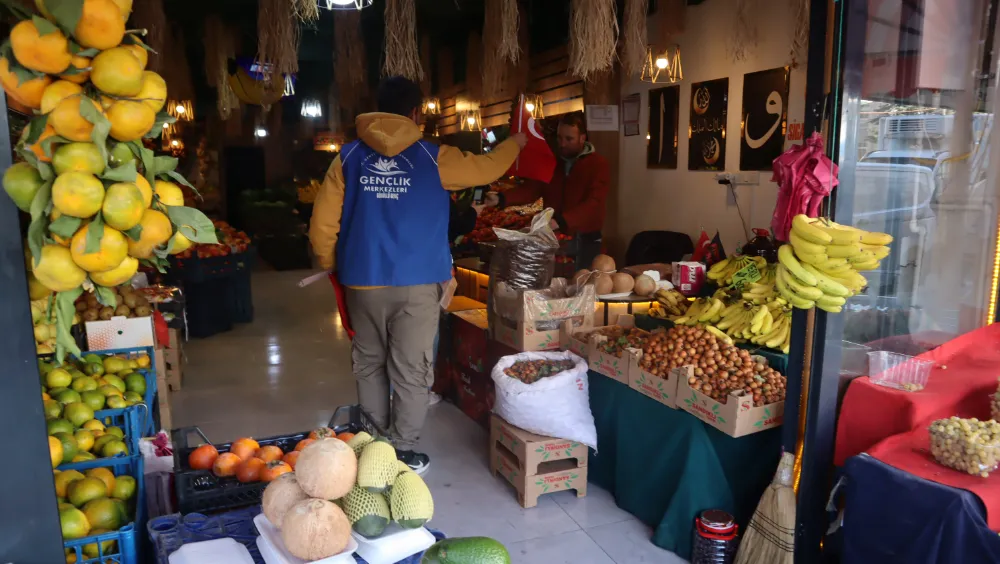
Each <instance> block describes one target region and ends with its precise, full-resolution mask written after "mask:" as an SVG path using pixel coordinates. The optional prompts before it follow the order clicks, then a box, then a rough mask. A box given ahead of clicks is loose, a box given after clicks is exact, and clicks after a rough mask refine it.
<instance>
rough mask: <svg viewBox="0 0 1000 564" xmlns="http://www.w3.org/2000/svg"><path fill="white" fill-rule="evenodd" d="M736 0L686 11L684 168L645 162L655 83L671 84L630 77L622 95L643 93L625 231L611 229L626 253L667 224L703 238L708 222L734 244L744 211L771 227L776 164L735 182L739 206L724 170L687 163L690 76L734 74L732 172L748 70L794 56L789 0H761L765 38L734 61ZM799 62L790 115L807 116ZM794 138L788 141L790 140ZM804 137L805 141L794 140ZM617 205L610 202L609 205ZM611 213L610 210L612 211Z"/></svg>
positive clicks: (712, 1) (624, 159) (630, 148)
mask: <svg viewBox="0 0 1000 564" xmlns="http://www.w3.org/2000/svg"><path fill="white" fill-rule="evenodd" d="M734 5H735V2H733V1H732V0H706V1H705V2H704V3H702V4H699V5H696V6H688V8H687V13H686V14H685V17H684V32H683V33H682V34H680V35H678V36H676V37H675V39H674V41H673V42H675V43H678V44H679V45H680V48H681V55H682V63H683V69H684V80H683V81H682V82H681V83H680V87H681V88H680V111H679V116H678V118H679V119H678V121H679V124H678V136H679V141H678V155H677V163H678V164H677V169H675V170H665V169H651V168H647V167H646V133H647V128H648V119H649V116H648V104H649V100H648V96H647V94H648V91H649V90H650V89H651V88H660V87H662V86H665V85H660V84H658V85H652V84H649V83H646V82H641V81H640V80H639V78H638V77H635V78H634V79H632V80H625V81H623V84H622V97H623V98H624V97H625V96H627V95H629V94H634V93H636V92H638V93H640V94H641V97H642V100H641V104H640V108H641V109H640V117H639V135H636V136H630V137H622V138H621V140H622V142H621V144H620V148H619V151H620V154H619V157H620V167H619V171H620V172H619V178H618V179H619V183H618V185H619V187H618V202H617V203H618V211H617V218H618V222H617V225H618V226H620V227H619V230H618V233H615V234H606V235H610V236H609V237H606V238H607V239H610V240H611V241H613V242H614V243H613V245H614V246H613V249H612V250H613V252H614V253H615V254H616V255H617V256H619V257H624V253H625V248H626V246H627V244H628V241H629V240H631V238H632V236H633V235H635V234H636V233H638V232H640V231H649V230H667V231H679V232H682V233H687V234H689V235H690V236H691V238H692V240H693V241H696V240H697V237H698V234H699V233H700V231H701V229H703V228H704V229H705V230H706V231H708V232H709V236H711V235H712V234H713V233H714V232H715V230H716V229H718V230H719V232H720V234H721V236H722V241H723V244H724V246H725V248H726V251H727V252H732V250H733V248H734V247H735V246H736V245H737V243H738V242H746V240H747V237H746V235H744V230H743V227H742V226H741V222H740V215H739V211H742V214H743V217H744V218H745V219H746V224H747V231H749V230H750V229H752V228H753V227H763V228H769V227H770V222H771V221H770V220H771V214H772V212H773V210H774V204H775V201H776V200H777V186H776V185H775V184H774V183H772V182H771V181H770V180H771V174H770V173H769V172H760V173H759V174H760V179H759V180H760V181H759V184H757V185H750V186H739V187H737V188H736V194H737V202H738V203H739V208H737V206H735V205H733V204H732V202H731V198H728V197H727V196H728V194H727V192H728V191H729V189H728V188H727V187H725V186H722V185H719V184H718V183H717V182H716V180H715V176H716V174H718V173H717V172H709V171H692V170H688V166H687V162H688V139H687V131H688V124H689V122H690V119H689V114H690V107H691V83H693V82H700V81H704V80H713V79H717V78H724V77H729V106H728V113H727V126H726V132H727V138H726V144H727V145H726V166H725V170H726V171H727V172H732V173H737V172H739V166H740V162H739V161H740V136H739V132H740V116H741V113H742V102H743V100H742V93H743V75H744V74H746V73H750V72H755V71H760V70H766V69H771V68H775V67H781V66H785V65H787V64H789V62H790V56H789V46H790V44H791V38H792V33H793V30H794V29H795V18H794V15H793V13H792V10H791V7H790V6H789V3H788V2H783V1H774V2H757V3H755V5H756V6H757V10H756V12H755V13H754V14H753V15H754V16H755V17H756V21H755V22H754V23H755V24H756V26H757V32H758V37H759V40H758V43H757V45H756V46H755V47H750V49H749V55H748V57H747V59H746V60H744V61H739V62H734V61H733V58H732V57H731V56H730V55H729V53H728V51H727V39H728V37H729V36H730V35H731V30H732V29H733V24H734V19H735V10H734ZM650 20H651V21H650V26H649V40H650V42H653V43H654V44H655V43H656V42H657V41H658V40H659V37H657V30H658V28H659V25H657V23H656V22H655V21H654V20H655V19H654V18H650ZM802 58H803V63H801V64H800V65H799V66H798V68H793V69H792V74H791V79H790V88H789V104H788V123H802V121H803V116H804V111H805V63H804V55H803V57H802ZM792 143H793V142H789V141H786V143H785V146H786V147H787V146H789V145H790V144H792ZM794 143H798V141H796V142H794ZM611 209H613V208H612V206H610V205H609V210H611ZM609 213H610V212H609Z"/></svg>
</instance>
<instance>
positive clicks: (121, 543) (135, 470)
mask: <svg viewBox="0 0 1000 564" xmlns="http://www.w3.org/2000/svg"><path fill="white" fill-rule="evenodd" d="M91 462H103V464H98V465H96V466H90V468H97V467H102V468H110V469H111V471H112V472H114V474H115V476H122V475H128V476H132V477H133V478H135V481H136V488H135V496H134V497H133V498H132V501H133V502H134V504H135V510H134V512H133V515H134V517H133V519H132V522H131V523H129V524H127V525H125V526H123V527H122V528H120V529H118V530H117V531H113V532H110V533H103V534H100V535H92V536H89V537H84V538H82V539H75V540H69V541H65V542H64V543H63V547H64V548H66V549H69V550H71V551H73V552H74V553H75V554H76V564H105V563H106V562H112V561H113V562H117V563H118V564H142V562H143V561H142V559H141V554H142V553H141V551H140V548H139V541H140V535H139V534H137V531H142V530H143V528H144V527H145V526H146V522H145V519H146V488H145V480H144V476H143V461H142V456H141V455H138V454H135V455H132V456H128V457H122V458H105V459H103V460H102V461H98V460H94V461H91ZM109 540H112V541H115V544H114V545H113V546H112V547H111V549H110V550H108V551H104V550H102V549H101V545H99V544H98V545H97V549H98V556H97V557H95V558H88V557H85V556H84V554H83V547H84V546H86V545H88V544H95V543H98V542H104V541H109Z"/></svg>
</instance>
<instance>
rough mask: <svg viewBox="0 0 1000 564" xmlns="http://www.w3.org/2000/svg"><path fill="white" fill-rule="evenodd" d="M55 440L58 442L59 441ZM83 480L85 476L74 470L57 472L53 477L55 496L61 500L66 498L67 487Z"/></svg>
mask: <svg viewBox="0 0 1000 564" xmlns="http://www.w3.org/2000/svg"><path fill="white" fill-rule="evenodd" d="M50 438H55V437H50ZM56 440H57V441H58V440H59V439H56ZM84 478H86V476H84V475H83V474H81V473H80V472H78V471H76V470H66V471H65V472H59V473H58V474H56V477H55V483H56V496H58V497H63V498H64V497H66V489H67V488H68V487H69V485H70V484H71V483H72V482H75V481H76V480H82V479H84Z"/></svg>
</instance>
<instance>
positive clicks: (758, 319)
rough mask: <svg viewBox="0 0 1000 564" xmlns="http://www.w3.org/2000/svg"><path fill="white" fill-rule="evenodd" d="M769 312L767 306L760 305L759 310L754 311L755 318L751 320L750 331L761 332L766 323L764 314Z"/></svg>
mask: <svg viewBox="0 0 1000 564" xmlns="http://www.w3.org/2000/svg"><path fill="white" fill-rule="evenodd" d="M766 314H767V308H766V307H758V308H757V311H756V312H755V313H754V315H753V318H752V319H751V320H750V331H752V332H753V333H759V332H760V328H761V327H762V326H763V325H764V316H765V315H766Z"/></svg>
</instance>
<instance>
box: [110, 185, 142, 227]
mask: <svg viewBox="0 0 1000 564" xmlns="http://www.w3.org/2000/svg"><path fill="white" fill-rule="evenodd" d="M145 209H146V206H144V205H142V192H140V191H139V187H138V186H136V185H135V184H133V183H131V182H116V183H115V184H112V185H111V186H108V190H107V194H106V195H105V196H104V205H103V206H102V207H101V210H102V211H103V212H104V214H103V215H104V221H105V222H106V223H107V224H108V225H110V226H111V227H114V228H115V229H118V230H119V231H128V230H129V229H132V228H133V227H135V226H136V225H139V221H140V220H141V219H142V212H143V210H145Z"/></svg>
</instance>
